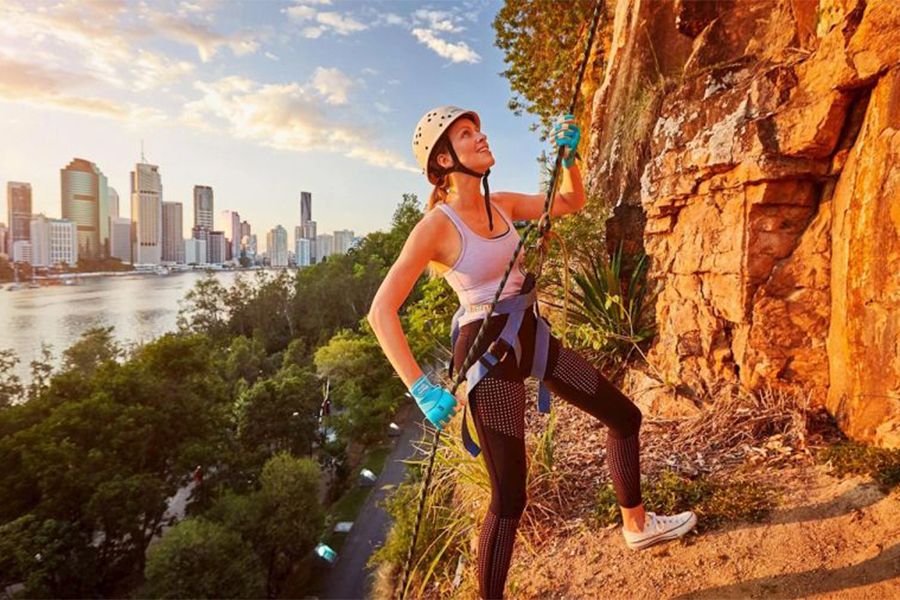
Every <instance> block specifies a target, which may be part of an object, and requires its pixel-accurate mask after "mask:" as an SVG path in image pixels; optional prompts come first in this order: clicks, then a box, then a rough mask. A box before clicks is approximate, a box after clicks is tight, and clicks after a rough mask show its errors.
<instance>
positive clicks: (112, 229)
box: [109, 217, 132, 264]
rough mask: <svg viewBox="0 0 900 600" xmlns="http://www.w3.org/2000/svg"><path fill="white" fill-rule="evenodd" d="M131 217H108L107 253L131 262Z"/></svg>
mask: <svg viewBox="0 0 900 600" xmlns="http://www.w3.org/2000/svg"><path fill="white" fill-rule="evenodd" d="M131 250H132V248H131V219H126V218H123V217H110V218H109V255H110V256H111V257H112V258H118V259H119V260H121V261H122V262H123V263H129V264H130V263H131Z"/></svg>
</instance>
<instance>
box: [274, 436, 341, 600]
mask: <svg viewBox="0 0 900 600" xmlns="http://www.w3.org/2000/svg"><path fill="white" fill-rule="evenodd" d="M320 478H321V473H320V471H319V465H318V463H316V462H315V461H314V460H311V459H308V458H294V457H293V456H290V455H289V454H286V453H282V454H278V455H276V456H274V457H273V458H271V459H270V460H269V462H267V463H266V466H265V467H264V468H263V471H262V475H261V476H260V478H259V481H260V486H261V489H260V491H259V495H260V501H261V502H262V505H263V514H264V515H265V520H264V523H263V531H264V533H265V538H264V542H263V546H262V548H261V550H262V552H263V553H264V555H265V556H266V557H267V560H266V561H265V562H266V563H267V564H268V569H269V574H270V575H269V583H268V588H269V594H270V596H271V597H277V595H278V593H279V591H280V590H281V588H282V587H283V585H284V583H285V581H287V579H288V578H289V577H290V576H291V574H292V573H293V572H294V570H295V568H296V567H297V564H298V562H299V561H300V560H301V559H302V558H303V557H304V556H306V555H308V554H309V553H310V552H311V551H312V549H313V547H314V546H315V544H316V541H317V540H318V537H319V534H320V533H321V531H322V527H323V525H324V523H325V515H324V512H323V511H322V506H321V504H320V503H319V480H320Z"/></svg>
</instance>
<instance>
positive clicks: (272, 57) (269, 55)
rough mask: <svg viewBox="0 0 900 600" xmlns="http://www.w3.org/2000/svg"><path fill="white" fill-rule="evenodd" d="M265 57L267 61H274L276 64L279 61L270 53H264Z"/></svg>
mask: <svg viewBox="0 0 900 600" xmlns="http://www.w3.org/2000/svg"><path fill="white" fill-rule="evenodd" d="M265 57H266V58H268V59H269V60H274V61H276V62H277V61H279V60H281V59H280V58H278V56H277V55H275V54H272V53H271V52H266V53H265Z"/></svg>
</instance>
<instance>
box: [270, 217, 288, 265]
mask: <svg viewBox="0 0 900 600" xmlns="http://www.w3.org/2000/svg"><path fill="white" fill-rule="evenodd" d="M266 254H267V255H268V257H269V265H270V266H273V267H286V266H288V237H287V229H285V228H284V227H282V226H281V225H276V226H275V227H274V228H273V229H271V230H270V231H269V233H268V234H267V235H266Z"/></svg>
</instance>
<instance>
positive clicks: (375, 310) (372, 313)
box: [366, 300, 390, 332]
mask: <svg viewBox="0 0 900 600" xmlns="http://www.w3.org/2000/svg"><path fill="white" fill-rule="evenodd" d="M389 313H390V309H389V308H387V307H386V306H384V305H383V304H382V303H381V302H378V300H375V301H373V302H372V306H370V307H369V312H368V314H366V320H368V321H369V325H371V326H372V330H373V331H375V332H377V331H379V330H380V329H381V325H382V324H383V323H384V318H385V317H386V316H387V315H388V314H389Z"/></svg>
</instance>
